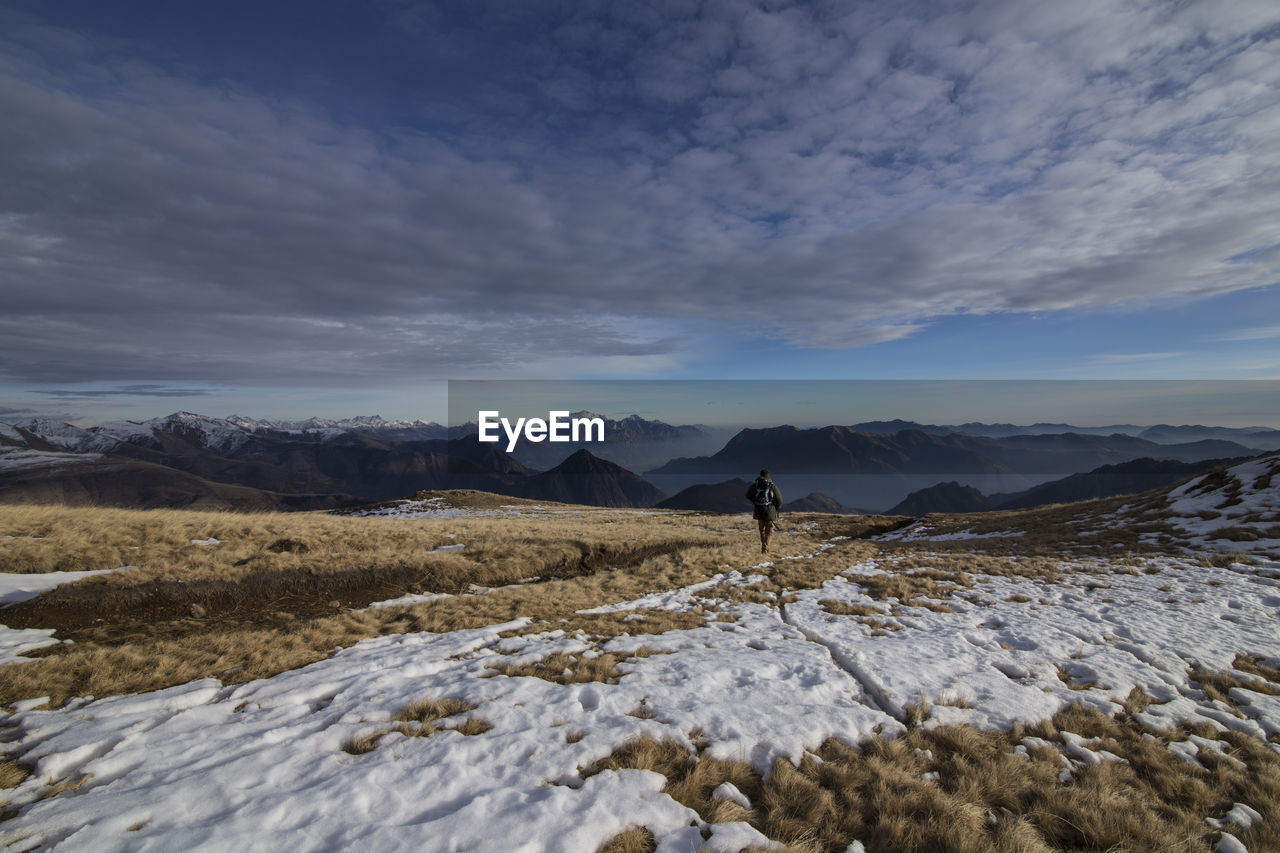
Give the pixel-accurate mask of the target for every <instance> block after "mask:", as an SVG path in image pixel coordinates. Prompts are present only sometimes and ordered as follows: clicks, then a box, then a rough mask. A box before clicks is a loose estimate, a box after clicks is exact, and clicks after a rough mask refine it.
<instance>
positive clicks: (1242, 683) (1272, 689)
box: [1187, 654, 1280, 707]
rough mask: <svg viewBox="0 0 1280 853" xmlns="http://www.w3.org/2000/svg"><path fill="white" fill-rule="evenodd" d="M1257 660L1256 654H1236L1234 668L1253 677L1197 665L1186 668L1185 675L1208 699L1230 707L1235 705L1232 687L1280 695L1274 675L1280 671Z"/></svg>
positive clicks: (1279, 685)
mask: <svg viewBox="0 0 1280 853" xmlns="http://www.w3.org/2000/svg"><path fill="white" fill-rule="evenodd" d="M1258 660H1259V658H1258V656H1256V655H1243V654H1241V655H1236V659H1235V663H1234V666H1235V668H1236V669H1238V670H1240V671H1241V672H1247V673H1250V674H1252V675H1254V676H1256V677H1253V678H1246V677H1242V676H1240V675H1239V674H1237V673H1231V672H1218V671H1215V670H1211V669H1205V668H1204V667H1198V666H1196V667H1190V668H1188V670H1187V675H1188V676H1189V677H1190V678H1191V680H1192V682H1194V683H1196V684H1198V685H1199V686H1200V689H1201V690H1203V691H1204V694H1205V695H1206V696H1208V697H1209V698H1210V699H1213V700H1216V701H1218V702H1223V703H1225V704H1227V705H1230V706H1232V707H1235V705H1236V702H1235V700H1234V699H1232V698H1231V693H1230V691H1231V688H1233V687H1239V688H1241V689H1243V690H1252V691H1253V692H1254V693H1265V694H1267V695H1268V696H1280V678H1277V677H1276V676H1277V675H1280V673H1277V672H1276V670H1274V669H1272V668H1271V667H1267V666H1263V665H1261V664H1259V663H1258Z"/></svg>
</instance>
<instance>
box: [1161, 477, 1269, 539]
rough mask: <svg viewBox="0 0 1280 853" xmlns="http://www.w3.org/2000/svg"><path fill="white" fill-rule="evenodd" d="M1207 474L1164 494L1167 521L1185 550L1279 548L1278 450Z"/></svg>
mask: <svg viewBox="0 0 1280 853" xmlns="http://www.w3.org/2000/svg"><path fill="white" fill-rule="evenodd" d="M1222 479H1223V482H1219V481H1218V480H1217V479H1216V478H1215V475H1214V474H1213V473H1210V474H1205V475H1203V476H1200V477H1196V478H1194V479H1191V480H1189V481H1187V482H1186V483H1183V484H1182V485H1181V486H1179V487H1177V488H1175V489H1173V490H1172V491H1170V492H1169V507H1168V511H1167V513H1168V516H1167V520H1168V522H1169V523H1170V525H1171V526H1172V527H1173V528H1174V529H1175V530H1177V531H1178V532H1179V533H1181V534H1182V535H1184V536H1185V537H1186V544H1187V546H1188V547H1190V548H1213V549H1215V550H1227V551H1262V552H1267V551H1271V552H1275V551H1280V453H1272V454H1270V455H1267V456H1263V457H1260V458H1257V459H1251V460H1249V461H1247V462H1242V463H1240V464H1239V465H1235V466H1232V467H1231V468H1228V469H1227V470H1226V473H1225V477H1224V478H1222Z"/></svg>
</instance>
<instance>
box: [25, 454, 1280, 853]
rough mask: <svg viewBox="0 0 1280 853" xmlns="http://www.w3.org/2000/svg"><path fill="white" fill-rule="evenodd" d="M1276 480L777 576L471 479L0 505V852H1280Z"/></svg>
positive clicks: (712, 551) (878, 527)
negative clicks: (370, 489)
mask: <svg viewBox="0 0 1280 853" xmlns="http://www.w3.org/2000/svg"><path fill="white" fill-rule="evenodd" d="M584 461H586V460H584ZM590 467H591V466H589V468H588V470H590ZM1277 475H1280V456H1275V455H1273V456H1270V457H1267V458H1263V459H1256V460H1249V461H1247V462H1245V463H1242V464H1239V465H1235V466H1232V467H1230V468H1226V469H1219V470H1217V471H1214V472H1210V473H1207V474H1204V475H1200V476H1198V477H1196V478H1194V479H1192V480H1190V481H1188V482H1186V483H1184V484H1182V485H1179V486H1177V487H1166V488H1164V489H1162V490H1155V491H1151V492H1148V493H1146V494H1144V495H1143V496H1142V497H1141V499H1140V500H1133V499H1128V500H1126V499H1124V498H1109V499H1105V500H1098V501H1090V502H1086V503H1080V504H1069V505H1059V506H1054V507H1050V508H1044V509H1033V510H1019V511H1005V512H994V513H983V514H977V515H935V516H930V517H929V518H928V519H925V520H923V521H918V522H915V523H914V524H911V525H910V526H908V527H902V528H900V527H899V525H900V524H901V523H902V521H903V519H899V518H891V517H858V516H834V515H810V516H805V515H803V514H796V515H793V516H791V520H792V522H793V523H790V524H788V525H786V527H785V529H784V530H782V531H781V532H780V533H779V534H778V536H777V537H776V539H775V549H776V552H775V553H773V554H770V555H769V556H768V557H767V558H762V556H761V555H760V554H758V553H756V551H757V549H756V548H755V547H753V544H754V543H753V539H754V530H753V529H752V527H751V525H750V522H749V520H747V519H744V518H742V517H741V516H740V515H733V516H722V515H714V514H696V513H690V512H687V511H681V512H666V511H662V510H636V509H629V510H606V509H592V508H588V507H574V506H566V505H561V504H555V505H551V504H545V503H539V502H529V501H519V500H513V499H510V498H503V497H500V496H494V495H487V496H486V495H484V494H481V493H477V492H439V493H431V494H427V495H423V496H419V498H418V499H417V500H416V501H414V502H406V503H398V504H395V505H390V506H386V507H383V508H381V509H379V510H378V511H377V512H378V514H377V515H376V516H361V517H338V516H333V515H319V514H291V515H280V514H264V515H238V516H228V515H225V514H210V513H195V512H169V513H147V512H136V511H125V510H104V509H95V510H88V509H81V510H77V509H66V508H63V509H52V508H44V509H36V508H21V507H0V561H2V562H0V568H4V569H5V570H6V572H0V580H2V581H3V584H2V585H0V598H2V599H3V600H5V601H9V602H13V603H12V604H11V606H10V607H8V608H7V609H6V610H5V611H3V613H4V614H5V615H4V619H5V620H6V621H5V624H6V625H8V626H9V627H8V628H7V629H3V630H0V653H2V654H3V655H4V656H6V657H4V658H3V659H7V660H9V661H11V663H10V664H9V665H7V666H4V667H3V669H2V670H0V673H2V674H3V676H4V678H2V679H0V702H3V703H5V705H6V706H7V708H8V709H9V711H10V713H9V714H8V715H7V716H6V717H5V718H4V719H3V727H4V732H3V737H2V738H0V752H2V754H3V755H4V756H5V758H4V760H3V761H0V771H2V772H0V784H3V786H4V787H3V788H0V802H3V801H7V803H8V806H7V808H8V812H7V814H8V819H7V820H5V821H3V822H0V839H2V840H3V841H4V843H5V844H8V845H10V846H13V845H19V844H20V845H23V846H21V847H20V848H19V849H28V848H32V847H52V846H55V845H61V846H65V847H66V848H68V849H77V848H78V847H82V846H85V845H87V846H90V847H94V848H95V849H100V848H101V847H102V846H103V845H108V846H110V845H112V844H117V845H120V846H127V847H135V846H146V845H150V846H154V847H156V848H159V849H176V848H187V847H189V846H191V845H190V843H188V842H189V840H190V839H193V838H195V839H197V841H196V842H195V843H196V846H197V847H199V846H200V845H201V844H206V845H207V844H209V843H218V844H222V843H226V842H227V841H228V840H230V839H245V841H244V842H243V843H244V844H245V845H247V846H249V847H253V846H256V845H257V843H258V842H259V841H261V840H262V839H270V840H271V844H272V845H273V846H277V847H285V848H288V849H295V850H320V849H324V848H325V847H326V845H329V844H331V843H332V840H333V839H335V838H340V839H343V841H342V843H343V844H344V845H346V846H358V847H361V848H364V849H380V850H406V851H407V850H410V849H491V848H492V845H493V843H494V841H495V839H501V840H502V841H501V843H503V844H504V845H507V846H510V840H511V839H521V841H520V842H519V843H520V844H522V845H523V846H524V848H527V849H530V850H533V849H538V850H544V849H545V850H556V849H564V850H598V849H601V848H602V847H603V846H605V845H606V844H610V843H612V844H615V845H619V847H615V848H612V849H621V847H620V845H622V844H624V843H626V844H635V845H638V846H639V849H654V848H655V846H656V848H657V849H685V848H690V847H692V848H693V849H700V848H701V849H713V850H733V851H739V850H743V849H745V848H758V849H769V848H771V847H772V846H773V845H774V844H775V843H776V844H783V845H785V844H792V845H806V844H809V845H812V844H813V842H814V839H817V840H818V841H819V842H820V843H819V847H820V848H821V849H824V850H847V849H859V846H861V847H862V848H863V849H874V850H884V851H910V850H920V849H947V845H949V844H954V843H956V842H957V840H964V841H965V843H972V844H975V845H979V846H978V847H977V848H976V849H992V850H1020V849H1030V850H1055V849H1112V848H1117V849H1119V848H1125V849H1135V850H1136V849H1141V850H1167V849H1178V846H1179V845H1180V844H1183V842H1185V841H1187V840H1190V841H1191V842H1194V843H1193V848H1191V849H1212V848H1213V847H1214V846H1218V847H1219V849H1238V848H1233V847H1231V845H1233V844H1240V845H1243V846H1244V847H1245V848H1247V849H1250V850H1269V849H1277V847H1278V845H1280V789H1277V788H1276V782H1275V780H1276V779H1280V753H1277V751H1276V750H1275V741H1276V740H1277V738H1280V641H1278V640H1277V637H1276V634H1275V630H1274V627H1275V622H1276V619H1277V618H1280V599H1278V598H1277V597H1276V595H1275V584H1276V583H1277V580H1276V578H1277V577H1280V500H1278V498H1280V495H1278V493H1277V487H1278V484H1280V479H1277ZM397 514H403V515H404V517H397ZM125 566H127V567H128V568H122V567H125ZM60 569H61V570H68V569H75V570H77V571H78V570H85V569H92V570H105V573H103V574H97V575H94V576H92V577H86V576H82V575H79V574H71V575H66V576H60V575H56V574H51V572H55V571H57V570H60ZM60 581H62V582H65V583H64V585H61V586H58V584H59V582H60ZM70 581H74V582H70ZM41 590H49V591H46V592H43V593H41ZM67 640H70V641H71V642H65V641H67ZM40 646H43V648H42V649H41V650H40V651H39V652H35V651H33V650H34V649H36V648H37V647H40ZM33 654H39V655H40V656H39V657H38V658H35V659H31V658H30V657H29V656H30V655H33ZM22 655H27V656H28V657H25V658H24V657H22ZM90 695H92V696H96V697H98V698H97V699H93V700H90V699H89V698H87V697H88V696H90ZM744 697H747V699H748V700H747V701H744ZM50 703H51V705H52V706H53V707H50ZM63 703H65V706H64V707H57V706H61V705H63ZM513 756H518V760H516V759H513ZM639 771H648V772H639ZM246 779H251V780H254V782H253V784H249V785H247V784H245V780H246ZM371 791H372V792H378V793H377V796H362V795H357V794H358V792H371ZM386 792H395V795H394V796H388V795H387V794H386ZM211 827H214V828H213V829H211ZM199 839H205V841H200V840H199ZM214 840H216V841H214ZM805 849H813V848H805Z"/></svg>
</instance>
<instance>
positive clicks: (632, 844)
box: [596, 826, 658, 853]
mask: <svg viewBox="0 0 1280 853" xmlns="http://www.w3.org/2000/svg"><path fill="white" fill-rule="evenodd" d="M657 849H658V841H657V839H655V838H654V837H653V833H652V832H650V831H649V830H647V829H645V828H644V827H642V826H633V827H631V828H630V829H628V830H625V831H623V832H620V833H619V834H617V835H615V836H614V837H613V838H611V839H609V840H608V841H607V842H605V844H604V846H603V847H601V848H600V849H599V850H598V851H596V853H654V851H655V850H657Z"/></svg>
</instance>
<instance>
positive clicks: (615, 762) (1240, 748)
mask: <svg viewBox="0 0 1280 853" xmlns="http://www.w3.org/2000/svg"><path fill="white" fill-rule="evenodd" d="M1141 704H1142V697H1140V696H1133V695H1131V696H1130V705H1131V706H1132V707H1134V708H1137V707H1139V706H1140V705H1141ZM925 713H926V714H927V711H926V712H925ZM1063 732H1070V733H1073V734H1075V735H1079V736H1080V737H1081V738H1084V741H1083V743H1084V744H1086V745H1087V747H1088V748H1089V749H1092V750H1095V751H1107V752H1110V753H1113V754H1114V755H1115V756H1117V757H1118V758H1120V759H1122V760H1120V761H1114V760H1104V761H1101V762H1100V763H1098V764H1094V765H1090V764H1086V763H1082V762H1080V761H1074V762H1072V761H1071V760H1070V756H1071V753H1070V752H1069V751H1068V750H1067V749H1066V740H1065V738H1064V737H1063V734H1062V733H1063ZM1193 735H1195V736H1198V737H1202V738H1212V739H1216V740H1218V741H1221V742H1222V743H1223V749H1222V752H1221V753H1218V752H1213V751H1211V750H1201V751H1200V756H1202V761H1201V764H1200V765H1197V764H1192V763H1190V762H1188V761H1185V760H1183V759H1182V758H1179V757H1178V756H1177V755H1176V754H1175V753H1174V752H1173V751H1172V750H1170V748H1169V745H1170V744H1171V743H1179V742H1182V741H1185V740H1187V739H1188V738H1189V737H1191V736H1193ZM1027 738H1030V739H1029V740H1024V739H1027ZM624 767H637V768H643V769H647V770H654V771H656V772H658V773H661V774H663V775H664V776H666V777H667V779H668V784H667V787H666V788H665V789H664V790H665V791H666V792H667V793H668V794H670V795H671V796H672V797H673V798H675V799H677V800H678V801H679V802H681V803H683V804H684V805H687V806H689V807H690V808H692V809H694V810H695V811H697V812H698V813H699V814H700V815H701V816H702V818H703V819H704V820H706V821H708V822H712V823H715V822H723V821H728V820H745V821H747V822H748V823H750V824H751V825H752V826H754V827H755V828H756V829H758V830H760V831H761V832H762V833H764V834H765V835H766V836H768V837H769V838H771V839H773V840H775V841H778V842H781V843H783V844H784V845H788V847H789V849H804V850H814V851H831V853H836V851H843V850H845V849H847V847H848V846H849V845H850V844H851V843H852V842H853V841H855V840H857V841H861V842H862V843H863V844H865V845H866V847H867V849H869V850H878V851H904V853H906V851H921V850H929V851H966V853H968V851H975V852H979V851H980V852H982V853H985V851H996V853H1015V852H1016V853H1039V852H1040V851H1044V853H1049V851H1057V850H1097V851H1110V850H1135V851H1136V850H1160V851H1186V853H1190V852H1191V851H1207V850H1209V849H1210V848H1211V847H1212V846H1213V844H1214V843H1215V842H1216V840H1217V838H1218V832H1217V830H1215V829H1214V828H1213V827H1212V826H1210V825H1209V824H1208V823H1207V822H1206V819H1207V818H1216V819H1220V818H1222V817H1223V816H1224V815H1225V814H1226V813H1227V812H1228V811H1229V810H1230V809H1231V808H1232V806H1233V804H1234V803H1237V802H1240V803H1245V804H1247V805H1249V806H1251V807H1252V808H1254V809H1256V810H1257V811H1258V812H1260V813H1261V814H1262V815H1263V820H1262V821H1261V822H1259V823H1255V824H1254V825H1253V826H1252V827H1250V828H1248V829H1246V828H1242V827H1239V826H1231V827H1229V829H1230V831H1231V832H1232V834H1233V835H1235V836H1236V837H1237V838H1239V839H1240V840H1241V841H1242V842H1244V844H1245V845H1246V846H1247V847H1248V848H1249V849H1250V850H1276V849H1280V824H1277V820H1278V819H1280V756H1277V754H1276V753H1275V752H1274V751H1273V750H1271V749H1270V748H1269V746H1268V745H1267V744H1266V743H1265V742H1263V741H1261V740H1259V739H1257V738H1254V737H1251V736H1248V735H1243V734H1240V733H1238V732H1228V733H1220V732H1217V731H1216V730H1214V729H1213V728H1212V727H1210V726H1207V725H1202V726H1198V727H1186V726H1184V727H1181V728H1179V729H1177V730H1169V731H1164V732H1159V733H1155V734H1153V733H1151V732H1149V731H1147V730H1146V729H1144V728H1143V727H1142V726H1141V725H1139V724H1138V723H1137V722H1136V721H1135V720H1134V719H1133V718H1132V717H1131V716H1130V715H1129V713H1121V714H1120V715H1119V716H1118V717H1117V718H1114V719H1112V718H1109V717H1107V716H1105V715H1103V714H1100V713H1098V712H1097V711H1094V710H1091V709H1085V708H1082V707H1073V708H1069V709H1067V710H1065V711H1063V712H1061V713H1060V714H1058V715H1057V716H1056V717H1054V718H1053V720H1052V721H1046V722H1043V723H1040V724H1037V725H1033V726H1021V725H1019V726H1015V727H1014V729H1013V730H1012V731H1008V732H997V731H979V730H977V729H974V728H970V727H966V726H938V727H936V728H932V729H930V728H926V727H915V728H913V729H912V730H910V731H909V732H908V733H907V734H905V735H900V736H897V737H893V738H876V739H872V740H869V741H866V742H864V743H862V744H859V745H857V746H854V745H850V744H847V743H844V742H842V741H840V740H835V739H833V740H828V741H827V742H825V743H824V744H822V745H821V746H820V747H819V748H817V749H816V750H814V751H813V755H806V756H805V758H804V759H803V760H802V762H801V763H800V765H799V766H795V765H792V764H791V763H790V762H787V761H785V760H779V761H778V762H776V763H775V764H774V766H773V767H772V768H771V770H770V773H769V774H768V775H767V777H763V778H762V777H761V776H760V775H759V774H758V773H756V772H755V771H754V770H753V769H752V768H751V767H750V766H749V765H746V764H744V763H742V762H724V761H719V760H715V759H711V758H710V757H708V756H706V755H705V754H703V753H691V752H688V751H687V750H685V749H684V748H683V747H682V746H680V745H679V744H676V743H674V742H660V741H653V740H651V739H648V738H641V739H637V740H634V741H631V742H629V743H628V744H626V745H624V746H623V747H622V748H620V749H619V750H618V751H616V752H615V753H614V754H613V755H611V756H609V757H608V758H606V759H604V760H603V761H600V762H597V764H595V765H593V766H592V767H588V768H585V769H584V770H583V771H582V772H583V774H584V775H590V774H592V773H595V772H599V771H600V770H603V769H616V768H624ZM1064 771H1065V772H1064ZM725 781H729V782H732V783H733V785H734V786H735V787H737V788H738V790H739V791H741V792H742V793H743V794H745V795H746V797H747V799H748V801H749V803H750V808H747V807H743V806H741V805H740V804H737V803H726V802H725V801H723V800H713V799H712V798H711V796H710V795H711V793H712V792H713V791H715V789H716V788H717V787H718V785H719V784H720V783H721V782H725Z"/></svg>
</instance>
